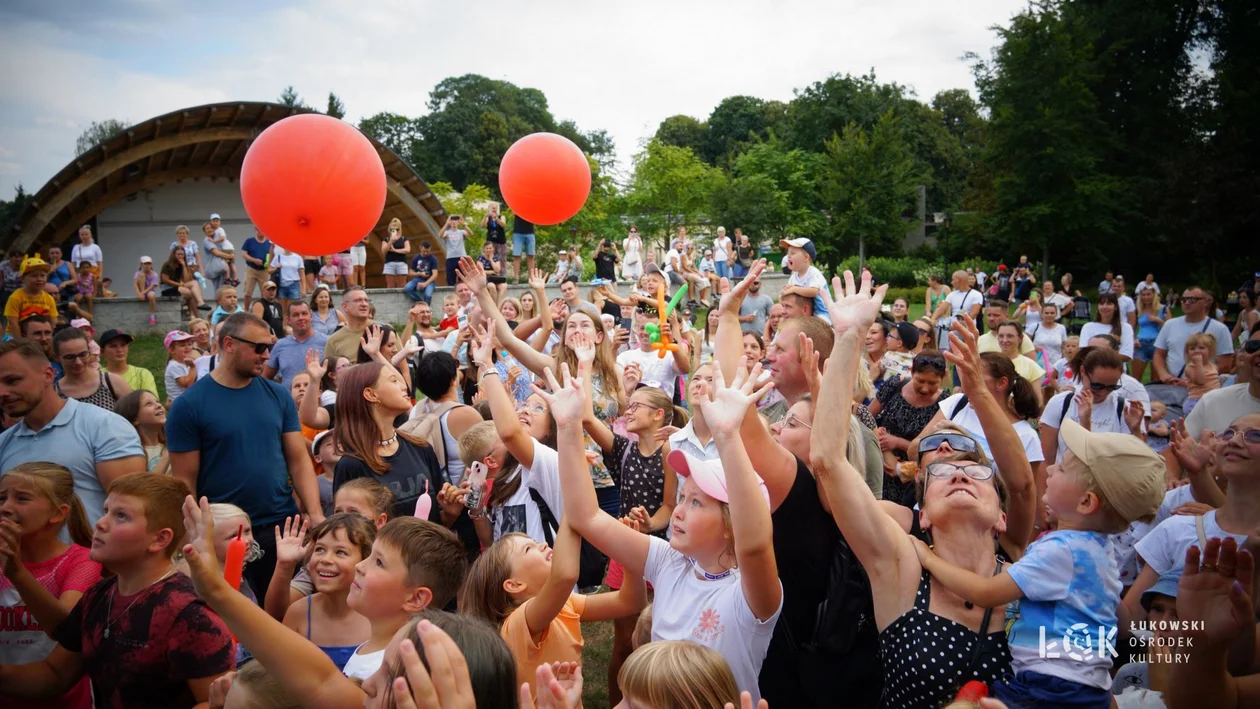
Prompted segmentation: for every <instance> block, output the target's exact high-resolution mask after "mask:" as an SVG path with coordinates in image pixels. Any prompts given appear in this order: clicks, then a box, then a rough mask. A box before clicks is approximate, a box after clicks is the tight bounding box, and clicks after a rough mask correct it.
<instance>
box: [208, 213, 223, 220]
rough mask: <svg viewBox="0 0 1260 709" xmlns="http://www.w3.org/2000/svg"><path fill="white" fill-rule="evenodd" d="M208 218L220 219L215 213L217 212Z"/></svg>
mask: <svg viewBox="0 0 1260 709" xmlns="http://www.w3.org/2000/svg"><path fill="white" fill-rule="evenodd" d="M210 218H211V219H221V217H220V216H219V215H218V213H217V212H216V213H214V214H211V215H210Z"/></svg>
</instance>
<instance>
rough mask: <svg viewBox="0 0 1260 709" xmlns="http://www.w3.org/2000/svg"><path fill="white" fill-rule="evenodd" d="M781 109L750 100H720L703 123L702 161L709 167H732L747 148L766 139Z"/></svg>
mask: <svg viewBox="0 0 1260 709" xmlns="http://www.w3.org/2000/svg"><path fill="white" fill-rule="evenodd" d="M781 107H782V104H776V105H772V104H771V102H767V101H764V100H762V99H759V98H755V97H753V96H728V97H726V98H724V99H722V102H721V103H719V104H718V105H717V107H716V108H714V109H713V113H710V114H709V119H708V120H707V121H705V126H706V127H707V135H706V139H705V142H704V145H703V147H702V149H701V153H700V155H701V157H703V158H704V160H705V161H706V162H708V163H709V164H710V165H720V166H723V167H725V166H727V165H729V164H732V163H733V162H734V161H735V158H737V157H739V154H740V153H741V152H743V151H744V149H745V148H746V147H747V146H748V145H750V144H752V143H753V142H755V141H756V140H757V139H759V138H765V137H767V136H768V135H769V132H770V130H772V129H773V128H774V127H775V120H776V118H775V117H776V115H778V114H781V113H782V112H783V111H782V108H781Z"/></svg>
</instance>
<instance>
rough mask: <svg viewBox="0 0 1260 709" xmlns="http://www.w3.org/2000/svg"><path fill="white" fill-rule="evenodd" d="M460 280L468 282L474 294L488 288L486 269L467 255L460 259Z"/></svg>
mask: <svg viewBox="0 0 1260 709" xmlns="http://www.w3.org/2000/svg"><path fill="white" fill-rule="evenodd" d="M459 280H461V281H463V282H464V283H467V284H468V287H469V288H471V289H472V292H473V293H474V294H476V293H481V292H482V291H484V290H485V289H486V269H485V268H483V267H482V266H481V264H479V263H477V262H476V261H474V260H472V259H471V258H468V257H467V256H465V257H463V258H461V259H460V260H459Z"/></svg>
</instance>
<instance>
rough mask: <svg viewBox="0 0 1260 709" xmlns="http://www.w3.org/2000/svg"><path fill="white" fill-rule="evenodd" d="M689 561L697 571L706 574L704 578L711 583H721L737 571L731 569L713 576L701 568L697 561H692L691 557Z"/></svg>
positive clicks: (688, 558)
mask: <svg viewBox="0 0 1260 709" xmlns="http://www.w3.org/2000/svg"><path fill="white" fill-rule="evenodd" d="M687 561H688V562H690V563H691V565H692V566H694V567H696V571H698V572H700V573H701V574H704V577H705V578H706V579H708V580H709V581H721V580H722V579H724V578H726V577H727V576H730V575H731V574H733V573H735V569H734V568H730V569H727V570H726V571H723V572H722V573H720V574H711V573H709V572H708V571H705V570H704V569H703V568H701V567H700V565H699V564H697V563H696V560H695V559H692V558H691V557H687Z"/></svg>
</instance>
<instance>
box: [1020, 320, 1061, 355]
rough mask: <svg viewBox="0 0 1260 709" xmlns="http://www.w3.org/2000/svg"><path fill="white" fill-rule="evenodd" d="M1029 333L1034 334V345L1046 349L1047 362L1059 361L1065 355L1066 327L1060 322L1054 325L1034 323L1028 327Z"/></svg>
mask: <svg viewBox="0 0 1260 709" xmlns="http://www.w3.org/2000/svg"><path fill="white" fill-rule="evenodd" d="M1028 334H1030V335H1032V341H1033V347H1040V348H1042V349H1044V350H1045V351H1046V361H1047V362H1057V361H1059V359H1061V358H1062V357H1063V341H1064V340H1066V339H1067V328H1066V327H1064V326H1062V325H1059V324H1058V323H1055V326H1054V327H1046V326H1045V325H1043V324H1041V323H1034V324H1033V326H1032V327H1030V328H1028Z"/></svg>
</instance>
